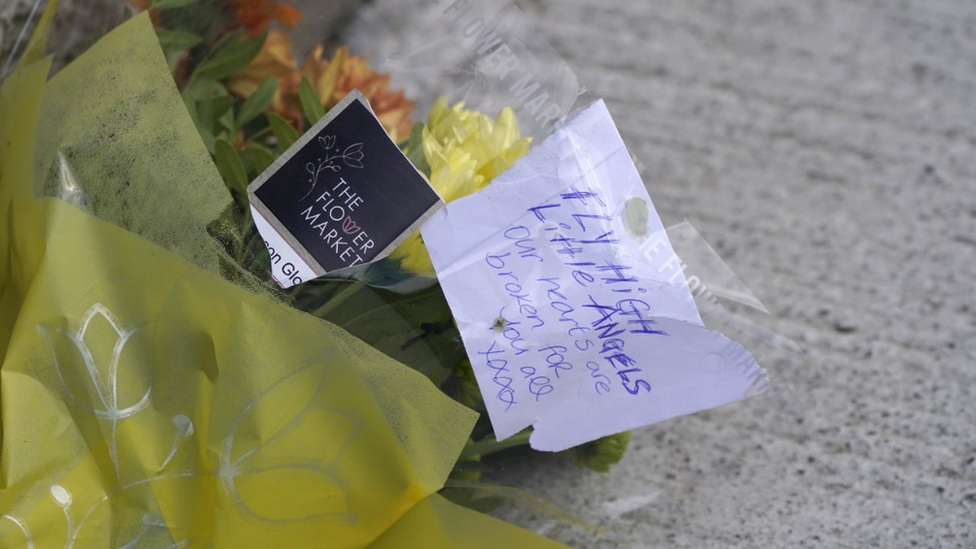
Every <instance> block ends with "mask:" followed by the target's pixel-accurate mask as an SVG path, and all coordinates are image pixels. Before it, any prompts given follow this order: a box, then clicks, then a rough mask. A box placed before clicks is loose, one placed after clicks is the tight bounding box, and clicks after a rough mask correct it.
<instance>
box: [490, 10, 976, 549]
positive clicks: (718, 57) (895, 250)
mask: <svg viewBox="0 0 976 549" xmlns="http://www.w3.org/2000/svg"><path fill="white" fill-rule="evenodd" d="M520 5H522V7H523V8H524V10H525V11H526V13H527V14H528V15H529V16H530V17H532V18H533V19H534V20H535V21H536V23H537V24H538V26H539V28H540V29H541V30H542V32H543V33H544V34H545V35H546V37H547V38H548V39H549V40H550V41H551V42H552V44H553V45H554V46H555V48H556V49H557V50H558V51H559V52H560V53H561V54H562V55H563V56H564V57H565V58H566V59H567V60H568V61H569V62H570V63H571V64H572V65H573V66H574V67H575V68H576V70H577V73H578V75H579V76H580V79H581V80H582V81H583V82H584V83H585V84H586V85H587V86H588V87H590V88H591V89H593V90H595V91H596V92H597V94H598V95H601V96H603V97H604V98H606V100H607V103H608V105H609V108H610V110H611V112H612V113H613V114H614V115H615V117H616V118H617V121H618V124H619V127H620V130H621V133H622V134H623V135H624V137H625V139H626V140H627V142H628V143H629V144H630V146H631V147H632V148H633V149H634V152H636V153H637V155H638V156H639V157H640V158H641V159H642V160H643V162H644V163H645V164H646V165H647V167H648V171H647V173H646V174H645V179H646V182H647V183H648V186H649V189H650V192H651V196H652V198H653V199H654V200H655V203H656V205H657V207H658V209H659V210H660V212H661V214H662V216H664V217H665V219H666V220H670V221H677V220H680V219H681V218H688V219H689V220H690V221H691V222H692V223H693V224H694V225H695V226H696V227H697V228H698V230H699V231H700V232H701V233H702V234H703V235H704V237H705V238H706V239H707V240H709V241H710V242H711V243H712V244H713V245H715V246H716V248H717V250H718V251H719V252H720V253H721V254H722V256H723V257H724V258H725V259H726V260H727V262H728V263H729V264H730V265H731V266H732V267H733V269H735V270H736V272H737V273H738V274H739V275H740V276H741V277H742V278H743V280H744V281H745V282H746V283H747V284H749V285H750V286H751V288H752V289H753V291H754V292H755V293H756V294H757V295H758V296H759V297H760V299H762V300H763V302H764V303H765V304H766V306H767V307H768V308H769V309H770V310H771V311H772V313H773V315H774V316H775V321H773V322H772V323H770V321H769V320H768V319H766V318H763V317H764V315H762V314H761V313H754V312H749V311H743V312H744V314H746V315H747V316H748V317H749V318H752V319H753V320H756V321H761V322H763V323H765V324H767V325H769V326H771V327H773V328H775V329H776V330H777V331H779V332H781V333H783V334H785V335H787V336H789V337H791V338H793V339H794V340H795V341H796V342H797V343H798V344H799V345H800V346H801V347H803V348H804V350H805V351H806V352H807V353H808V355H809V361H808V362H806V363H803V362H797V361H793V362H788V363H787V362H781V363H773V364H767V367H768V368H769V370H770V373H771V377H772V379H773V383H774V389H773V392H772V393H771V394H769V395H766V396H765V397H760V398H757V399H753V400H750V401H748V402H746V403H742V404H735V405H731V406H727V407H724V408H721V409H718V410H714V411H710V412H705V413H699V414H695V415H693V416H689V417H684V418H680V419H677V420H673V421H669V422H666V423H663V424H660V425H656V426H652V427H649V428H646V429H642V430H639V431H637V432H635V434H634V441H633V448H632V450H631V451H630V452H629V453H628V455H627V456H626V457H625V459H624V461H623V463H622V464H621V465H620V466H619V467H617V468H616V469H614V471H613V472H612V473H611V474H610V475H600V474H596V473H589V472H582V471H580V470H578V469H576V467H575V466H573V465H572V464H570V463H568V462H567V461H566V460H562V459H559V458H553V459H549V460H544V461H542V462H540V463H534V464H531V465H527V466H522V467H519V468H517V469H510V470H508V471H506V472H505V474H504V475H503V477H504V479H505V480H508V481H510V482H512V483H517V484H520V485H523V486H527V487H529V488H530V489H531V490H533V491H535V492H536V493H539V494H540V495H542V496H543V497H546V498H548V499H550V500H552V501H555V502H559V503H561V504H563V505H565V506H567V507H568V508H569V509H571V510H572V511H574V512H577V513H579V514H580V515H582V516H584V517H588V518H591V519H592V520H594V521H596V522H599V523H601V524H603V525H604V526H605V527H606V528H608V530H609V531H610V534H609V535H608V536H607V537H605V538H603V539H599V538H596V539H594V538H591V537H588V536H587V535H585V534H579V533H577V532H574V531H573V530H572V529H569V528H566V527H564V526H560V525H556V524H553V523H551V522H548V521H545V520H538V519H536V520H530V521H529V522H528V523H529V525H530V526H533V527H535V528H537V529H540V530H541V531H544V532H546V533H548V534H549V535H551V536H552V537H554V538H556V539H559V540H562V541H566V542H569V543H572V544H575V545H576V546H578V547H586V548H600V549H609V548H623V547H634V548H636V547H661V548H695V549H704V548H712V547H714V548H758V547H762V548H768V547H824V548H834V547H837V548H862V547H891V548H901V547H927V548H929V547H930V548H941V547H947V548H948V547H952V548H972V547H976V285H974V277H976V181H974V175H976V124H974V122H976V103H974V98H976V4H973V3H971V2H965V1H952V0H912V1H900V2H887V1H873V0H817V1H792V0H791V1H785V2H784V1H779V0H742V1H738V2H725V1H714V0H672V1H664V0H655V1H631V2H614V3H608V2H599V1H596V0H568V1H567V0H559V1H556V0H544V1H543V0H538V1H531V2H530V1H525V2H520ZM506 516H508V517H510V518H520V517H521V516H522V513H520V512H518V511H512V510H509V511H508V512H507V514H506Z"/></svg>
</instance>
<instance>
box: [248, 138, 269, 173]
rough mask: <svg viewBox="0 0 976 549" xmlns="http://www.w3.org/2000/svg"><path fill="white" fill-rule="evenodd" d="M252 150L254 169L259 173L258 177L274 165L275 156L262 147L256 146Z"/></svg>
mask: <svg viewBox="0 0 976 549" xmlns="http://www.w3.org/2000/svg"><path fill="white" fill-rule="evenodd" d="M251 150H252V151H254V169H255V171H257V172H258V175H260V174H262V173H264V172H265V171H266V170H267V169H268V168H270V167H271V165H272V164H274V161H275V156H274V155H273V154H271V151H269V150H268V149H266V148H264V147H261V146H260V145H254V146H253V148H252V149H251Z"/></svg>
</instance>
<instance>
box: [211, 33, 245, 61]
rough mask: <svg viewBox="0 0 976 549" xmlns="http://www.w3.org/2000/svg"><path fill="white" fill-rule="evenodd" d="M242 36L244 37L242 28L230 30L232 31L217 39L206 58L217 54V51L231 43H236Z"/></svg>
mask: <svg viewBox="0 0 976 549" xmlns="http://www.w3.org/2000/svg"><path fill="white" fill-rule="evenodd" d="M243 36H244V29H243V28H238V29H234V30H232V31H230V32H228V33H226V34H224V35H223V36H221V37H220V38H218V39H217V41H216V42H214V45H213V46H212V47H211V48H210V53H209V54H207V56H208V57H209V56H211V55H213V54H215V53H217V52H218V51H220V50H221V49H222V48H223V47H224V46H226V45H227V44H230V43H232V42H237V41H238V40H240V39H241V37H243Z"/></svg>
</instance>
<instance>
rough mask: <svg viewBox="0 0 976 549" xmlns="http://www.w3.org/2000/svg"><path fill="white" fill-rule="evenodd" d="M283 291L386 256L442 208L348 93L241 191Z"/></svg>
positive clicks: (358, 97)
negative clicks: (244, 195)
mask: <svg viewBox="0 0 976 549" xmlns="http://www.w3.org/2000/svg"><path fill="white" fill-rule="evenodd" d="M248 194H249V196H250V199H251V211H252V214H253V216H254V222H255V225H256V226H257V228H258V231H259V232H260V233H261V236H262V237H263V238H264V240H265V244H267V246H268V250H269V252H270V253H271V267H272V272H273V274H274V277H275V280H277V281H278V283H279V284H280V285H281V286H283V287H285V288H288V287H291V286H294V285H296V284H301V283H302V282H304V281H307V280H310V279H312V278H315V277H318V276H321V275H324V274H326V273H332V272H335V271H340V270H343V269H349V268H352V267H357V266H361V265H365V264H368V263H370V262H372V261H376V260H378V259H382V258H383V257H386V256H387V255H388V254H389V253H390V252H392V251H393V250H394V248H396V246H397V245H398V244H400V243H401V242H403V240H404V239H406V238H407V237H408V236H410V234H411V233H412V232H413V231H415V230H416V229H417V228H418V227H420V225H421V224H422V223H423V222H424V221H426V220H427V218H429V217H430V216H431V215H432V214H433V213H434V212H435V211H437V209H438V208H440V207H441V206H442V205H443V202H442V201H441V199H440V197H439V196H438V195H437V193H436V192H435V191H434V189H432V188H431V187H430V184H429V183H427V180H426V179H425V178H424V176H423V175H421V174H420V172H418V171H417V169H416V168H414V166H413V164H411V163H410V161H409V160H408V159H407V157H406V156H404V155H403V153H402V152H401V151H400V148H399V147H398V146H397V144H396V143H394V142H393V141H392V140H391V139H390V137H389V136H388V135H387V133H386V130H385V129H383V126H382V124H380V121H379V120H378V119H377V118H376V116H375V115H374V114H373V111H372V110H370V107H369V103H368V102H367V101H366V98H365V97H363V95H362V94H361V93H359V91H357V90H353V91H352V92H351V93H350V94H349V95H347V96H346V97H345V99H343V100H342V101H341V102H340V103H339V104H338V105H336V106H335V108H333V109H332V110H331V111H329V113H328V114H327V115H326V116H325V117H324V118H322V119H321V120H319V122H318V123H316V124H315V125H314V126H313V127H312V128H311V129H310V130H309V131H308V132H306V133H305V135H303V136H302V137H301V138H300V139H299V140H298V141H297V142H296V143H295V144H294V145H292V146H291V148H289V149H288V150H287V151H285V153H284V154H282V155H281V157H280V158H278V160H277V161H276V162H275V163H274V164H272V165H271V167H270V168H268V169H267V171H265V172H264V173H262V174H261V175H260V176H259V177H258V178H257V179H256V180H254V182H253V183H251V185H250V186H249V187H248Z"/></svg>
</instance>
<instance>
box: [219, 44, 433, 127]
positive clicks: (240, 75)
mask: <svg viewBox="0 0 976 549" xmlns="http://www.w3.org/2000/svg"><path fill="white" fill-rule="evenodd" d="M268 78H277V79H278V93H277V94H276V95H275V98H274V100H273V101H272V103H271V110H272V111H274V112H276V113H278V114H280V115H281V116H283V117H284V118H285V119H287V120H288V121H290V122H291V123H292V124H293V125H294V126H295V127H296V128H298V129H302V104H301V100H299V98H298V88H299V85H300V84H301V82H302V78H308V80H309V82H311V83H312V86H313V87H314V88H315V91H316V92H317V93H318V95H319V100H320V101H321V102H322V105H323V106H324V107H325V108H326V109H331V108H332V107H334V106H335V104H336V103H338V102H339V101H341V100H342V98H343V97H345V96H346V95H347V94H348V93H349V92H350V91H352V90H353V88H356V89H358V90H359V91H361V92H362V93H363V95H365V96H366V99H368V100H369V104H370V106H371V107H372V108H373V112H374V113H376V117H377V118H379V120H380V122H381V123H382V124H383V127H384V128H386V131H387V132H388V133H389V134H390V137H391V138H392V139H393V140H394V141H399V140H401V139H405V138H406V137H407V136H409V135H410V130H411V129H412V128H413V121H412V120H411V118H410V115H411V114H412V113H413V110H414V104H413V102H412V101H410V100H408V99H407V98H406V97H405V96H404V93H403V90H398V91H396V92H391V91H390V89H389V88H390V75H388V74H383V73H377V72H373V71H372V70H371V69H370V68H369V63H368V62H367V61H366V58H365V57H358V56H350V55H349V50H348V49H347V48H341V49H340V50H339V51H338V52H336V54H335V56H334V57H333V58H332V60H331V61H326V60H324V59H322V46H316V48H315V50H313V51H312V53H310V54H309V56H308V57H307V58H306V59H305V63H304V65H302V68H301V70H299V69H298V67H297V65H296V64H295V58H294V56H293V55H292V41H291V38H290V37H289V36H288V35H287V34H285V33H283V32H280V31H276V30H272V31H270V32H269V33H268V38H267V40H266V41H265V43H264V47H263V48H262V49H261V52H260V53H259V54H258V56H257V57H256V58H255V59H254V61H252V62H251V64H250V65H248V66H247V67H245V68H244V69H242V70H241V71H239V72H237V73H236V74H234V75H233V76H231V77H230V79H229V80H228V82H227V89H229V90H230V91H231V92H233V93H235V94H237V95H239V96H241V97H244V98H247V97H250V96H251V94H252V93H254V91H255V90H257V89H258V86H260V85H261V83H262V82H264V81H265V80H267V79H268Z"/></svg>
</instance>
